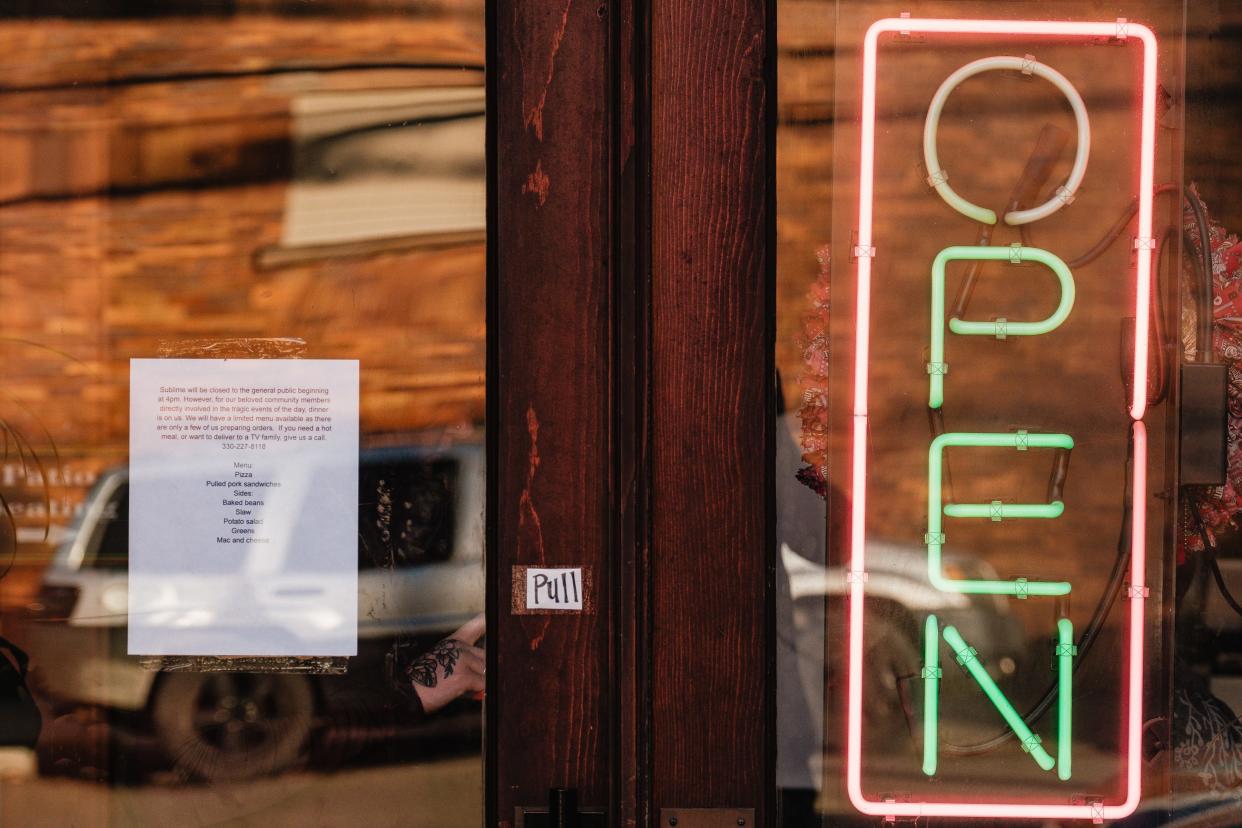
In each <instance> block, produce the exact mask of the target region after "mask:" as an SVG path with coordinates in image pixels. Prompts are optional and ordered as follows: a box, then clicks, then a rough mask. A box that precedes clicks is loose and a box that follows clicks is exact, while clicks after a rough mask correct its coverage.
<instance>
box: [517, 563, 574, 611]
mask: <svg viewBox="0 0 1242 828" xmlns="http://www.w3.org/2000/svg"><path fill="white" fill-rule="evenodd" d="M526 608H527V609H530V610H536V609H541V610H542V609H562V610H580V609H582V568H581V567H579V568H576V569H535V568H531V569H527V570H526Z"/></svg>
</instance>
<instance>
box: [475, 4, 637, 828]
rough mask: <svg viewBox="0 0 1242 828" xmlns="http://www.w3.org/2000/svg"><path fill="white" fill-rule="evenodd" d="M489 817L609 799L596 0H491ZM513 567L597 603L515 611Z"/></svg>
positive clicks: (606, 166) (606, 218) (602, 34)
mask: <svg viewBox="0 0 1242 828" xmlns="http://www.w3.org/2000/svg"><path fill="white" fill-rule="evenodd" d="M487 13H488V83H489V88H488V92H489V95H488V122H489V132H488V136H489V146H488V159H489V166H488V181H489V215H488V233H489V245H488V260H489V279H488V298H489V307H488V319H487V325H488V367H487V371H488V421H487V431H488V464H489V467H488V480H489V490H488V503H487V510H488V515H487V526H488V539H487V543H488V554H487V570H488V572H487V574H488V578H487V582H488V616H489V629H488V646H487V650H488V666H489V669H488V679H489V686H488V694H487V717H486V728H487V730H486V735H485V742H486V758H485V761H486V785H487V797H488V807H487V824H488V825H495V826H509V825H511V823H512V821H513V815H514V809H515V807H519V806H536V805H542V804H546V802H547V795H548V789H549V788H550V787H571V788H577V789H578V792H579V794H578V801H579V803H580V805H581V806H582V807H610V797H611V795H612V788H613V785H614V780H613V778H612V776H611V771H612V767H613V763H612V761H613V755H614V747H615V746H614V745H613V744H612V741H613V739H614V738H615V728H614V726H613V721H614V719H615V717H614V716H613V714H612V705H613V703H614V697H613V695H612V689H611V688H612V678H613V675H612V672H613V661H612V657H613V650H612V648H613V640H614V639H613V632H614V631H613V629H612V626H611V625H612V623H613V618H614V616H615V601H614V591H613V589H612V586H611V581H612V579H611V578H610V577H609V573H610V572H611V567H612V563H611V562H612V555H613V549H614V544H613V536H614V530H613V522H612V520H613V519H612V515H613V514H614V513H615V511H616V509H615V506H614V491H613V488H614V476H613V466H612V457H611V452H612V443H613V426H612V408H613V397H612V394H613V376H612V364H611V359H612V357H613V353H612V350H611V344H610V343H611V339H612V336H611V330H610V325H611V320H612V313H613V301H614V300H613V288H612V283H611V281H610V271H609V259H610V254H611V253H612V243H613V241H612V236H611V231H610V205H611V200H612V189H611V188H612V181H613V175H612V172H613V171H612V169H611V164H612V162H613V158H612V155H611V150H610V142H611V130H610V127H609V124H610V115H609V106H610V100H611V95H610V83H611V75H610V72H609V70H608V60H609V40H610V15H609V13H608V9H607V6H606V5H605V4H603V3H602V2H599V0H585V1H584V0H506V2H500V0H491V2H489V3H488V12H487ZM515 564H526V565H536V566H538V565H547V566H560V565H564V566H571V565H572V566H577V565H580V564H581V565H585V566H591V567H593V568H594V570H595V571H596V572H599V573H601V576H600V577H599V578H597V579H596V583H597V588H598V589H597V595H596V607H597V610H598V611H597V612H596V613H595V614H594V615H561V616H554V617H553V616H514V615H512V614H510V612H509V609H508V607H509V601H510V595H511V567H512V566H513V565H515Z"/></svg>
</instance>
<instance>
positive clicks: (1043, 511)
mask: <svg viewBox="0 0 1242 828" xmlns="http://www.w3.org/2000/svg"><path fill="white" fill-rule="evenodd" d="M885 33H898V34H901V35H909V34H911V33H913V34H917V35H920V36H923V37H926V39H927V42H928V43H930V44H931V45H932V46H933V47H934V45H935V43H936V39H935V38H936V37H937V36H940V35H969V36H974V37H976V38H977V37H978V36H986V35H995V36H998V37H1008V38H1013V37H1021V38H1030V39H1033V40H1035V41H1037V42H1038V41H1039V40H1040V39H1041V38H1047V39H1056V40H1057V41H1059V42H1066V41H1072V42H1078V41H1077V40H1076V39H1079V38H1081V39H1082V42H1083V43H1084V44H1086V43H1094V42H1098V41H1100V40H1101V39H1126V38H1133V39H1134V41H1137V42H1138V43H1140V44H1141V48H1142V63H1141V67H1142V68H1141V89H1140V91H1139V101H1140V103H1139V112H1138V113H1137V118H1138V121H1139V124H1138V129H1137V132H1138V135H1139V146H1138V147H1137V157H1138V159H1139V169H1138V174H1137V179H1136V185H1137V186H1136V191H1135V192H1134V193H1133V195H1134V196H1135V197H1136V199H1137V201H1138V216H1137V228H1136V232H1135V239H1134V250H1135V255H1134V257H1133V262H1134V265H1133V270H1132V272H1131V273H1130V274H1128V275H1127V279H1128V280H1132V282H1131V284H1132V285H1133V290H1134V297H1135V300H1134V301H1135V304H1134V309H1133V313H1134V321H1133V342H1134V354H1133V362H1132V364H1131V365H1129V368H1128V370H1129V373H1130V379H1131V383H1130V385H1129V387H1130V389H1131V390H1132V391H1131V396H1130V398H1129V400H1128V406H1129V417H1130V420H1131V423H1130V427H1129V440H1130V441H1131V450H1132V457H1133V474H1132V477H1131V490H1130V492H1129V498H1130V503H1131V504H1132V509H1133V513H1132V520H1131V523H1130V535H1129V542H1130V546H1131V548H1130V566H1129V586H1128V588H1127V590H1126V596H1127V598H1128V602H1127V605H1126V609H1127V621H1126V634H1125V635H1126V640H1127V642H1128V646H1127V647H1126V648H1125V659H1126V663H1125V667H1124V671H1123V675H1124V684H1125V686H1124V688H1123V689H1122V691H1121V700H1122V705H1121V707H1122V709H1121V713H1122V716H1123V718H1124V735H1123V737H1122V757H1121V762H1122V763H1123V766H1124V792H1123V795H1122V796H1120V797H1114V798H1113V801H1109V800H1108V798H1107V797H1098V798H1095V799H1089V800H1086V801H1082V798H1081V797H1080V798H1079V799H1078V801H1075V799H1074V798H1073V797H1071V796H1070V795H1069V788H1066V789H1065V790H1066V793H1064V794H1062V795H1060V796H1059V797H1058V796H1049V797H1047V799H1046V801H1042V802H1040V801H1031V799H1030V798H1029V797H1028V798H1023V801H1015V800H1017V799H1018V797H1014V798H1012V799H1010V800H1008V801H989V802H980V801H978V800H977V799H976V800H975V801H972V800H971V797H970V792H969V791H962V792H961V794H960V796H952V795H947V796H938V797H936V798H935V800H934V801H932V798H930V797H929V798H927V800H925V801H918V799H917V798H912V797H904V798H902V799H901V800H900V801H898V800H897V799H895V798H892V797H888V798H883V797H882V798H869V797H868V796H867V794H866V792H865V791H864V785H863V745H864V732H863V731H864V728H865V726H866V725H865V721H864V715H863V707H864V704H863V700H864V694H865V693H867V692H868V690H869V689H868V688H867V687H865V686H864V675H865V672H866V671H865V669H864V663H863V662H864V619H865V606H866V602H867V586H866V581H867V574H866V573H867V537H868V527H867V498H868V494H869V492H868V488H867V486H868V480H867V478H868V446H867V441H868V425H869V410H868V381H869V371H870V366H871V363H870V348H871V326H872V315H871V306H872V271H873V262H874V261H875V260H876V258H877V257H878V256H883V255H884V251H883V250H877V247H876V244H875V240H874V237H873V230H874V228H873V207H874V201H875V163H876V87H877V61H878V50H877V45H878V42H879V39H880V37H881V35H883V34H885ZM862 68H863V88H862V115H861V123H860V131H861V146H860V157H859V168H860V171H859V181H858V193H859V197H858V227H857V233H858V236H857V244H856V245H855V246H854V250H853V253H854V256H855V260H856V262H857V270H856V291H857V295H856V303H857V304H856V329H855V343H854V348H855V350H854V402H853V426H852V437H851V446H852V447H851V464H852V468H851V483H852V486H851V489H852V505H851V524H850V574H849V593H850V604H849V671H848V687H847V716H848V720H847V756H846V760H847V770H846V775H847V779H846V782H847V789H848V794H849V797H850V800H851V802H852V803H853V804H854V806H855V807H856V808H857V809H858V810H860V811H862V812H863V813H866V814H872V815H878V816H887V817H919V816H924V817H989V818H998V817H999V818H1043V819H1086V820H1093V821H1097V822H1098V821H1101V820H1105V819H1118V818H1121V817H1124V816H1126V815H1128V814H1130V813H1132V812H1133V811H1134V810H1135V808H1136V807H1137V806H1138V803H1139V797H1140V787H1141V768H1142V762H1141V756H1140V748H1141V729H1142V722H1143V710H1142V698H1143V661H1144V652H1143V650H1144V640H1143V627H1144V599H1145V598H1146V597H1147V595H1148V589H1147V587H1146V586H1145V572H1146V551H1145V538H1146V534H1147V529H1146V514H1145V508H1144V503H1145V499H1146V489H1147V481H1146V476H1147V474H1146V468H1147V464H1146V456H1147V432H1146V426H1145V424H1144V422H1143V417H1144V413H1145V408H1146V405H1147V387H1148V386H1147V373H1148V339H1149V318H1150V317H1149V313H1150V307H1149V306H1150V302H1151V296H1150V292H1151V287H1150V286H1151V268H1152V250H1153V249H1154V244H1153V243H1152V198H1153V192H1154V189H1153V188H1154V182H1153V175H1154V172H1153V168H1154V156H1155V96H1156V39H1155V36H1154V35H1153V33H1152V32H1151V31H1150V30H1149V29H1148V28H1146V27H1144V26H1141V25H1137V24H1134V23H1127V22H1126V21H1123V20H1119V21H1109V22H1099V23H1073V22H1043V21H1015V20H944V19H917V18H889V19H884V20H879V21H877V22H876V23H874V24H873V25H872V26H871V27H870V29H869V30H868V31H867V34H866V38H865V41H864V44H863V57H862ZM995 70H1010V71H1017V72H1021V73H1023V74H1024V75H1029V76H1032V77H1035V78H1040V79H1042V80H1044V81H1046V82H1048V83H1051V84H1052V85H1053V86H1055V87H1056V88H1057V89H1058V90H1059V91H1060V93H1061V94H1062V95H1063V96H1064V97H1065V98H1066V99H1067V101H1068V102H1069V104H1070V108H1071V109H1072V110H1073V113H1074V117H1075V121H1076V123H1077V128H1078V139H1077V150H1076V156H1075V158H1074V162H1073V165H1072V168H1071V170H1070V172H1069V174H1068V176H1067V177H1066V178H1065V180H1064V181H1063V182H1062V183H1061V185H1060V186H1058V187H1057V188H1056V190H1055V192H1054V194H1053V195H1052V197H1050V198H1049V199H1048V200H1047V201H1046V202H1044V203H1043V204H1040V205H1038V206H1036V207H1032V208H1029V209H1021V210H1013V211H1011V212H1009V213H1006V214H1004V215H1003V216H997V215H996V213H995V212H993V211H991V210H987V209H985V208H982V207H979V206H978V205H975V204H973V203H971V202H970V201H968V200H967V199H966V198H964V197H963V196H962V195H960V194H959V193H957V192H956V191H955V190H954V189H953V187H952V186H951V184H950V183H949V182H950V179H949V175H948V172H947V171H946V170H945V169H944V167H943V166H942V164H941V162H940V158H939V154H938V147H937V127H938V123H939V119H940V113H941V110H942V107H943V106H944V103H945V100H946V99H947V97H948V96H949V94H950V93H951V92H952V91H953V89H954V88H955V87H956V86H957V85H958V84H959V83H960V82H962V81H963V80H965V79H966V78H969V77H972V76H974V75H978V74H982V73H985V72H990V71H995ZM1090 138H1091V135H1090V125H1089V118H1088V113H1087V109H1086V106H1085V105H1084V103H1083V100H1082V97H1081V96H1080V95H1079V93H1078V91H1077V90H1076V89H1075V88H1074V86H1073V85H1072V84H1071V83H1070V82H1069V81H1068V80H1067V79H1066V78H1065V76H1064V75H1062V74H1061V72H1059V71H1058V70H1057V69H1056V68H1054V67H1053V66H1050V65H1046V64H1044V63H1042V62H1040V61H1039V60H1037V59H1036V58H1035V57H1034V56H1032V55H1024V56H1014V55H999V56H995V57H988V58H984V59H981V60H975V61H973V62H970V63H967V64H966V65H964V66H962V67H960V68H958V69H957V70H956V71H954V72H952V73H951V74H949V75H948V76H946V78H945V80H944V82H943V83H942V84H941V86H940V88H939V90H938V91H937V92H936V95H935V96H934V97H933V99H932V103H931V106H930V107H929V110H928V113H927V117H926V121H925V125H924V133H923V147H922V149H923V157H924V160H925V162H926V166H927V172H928V183H929V185H930V186H931V187H932V188H933V189H934V190H935V191H936V193H938V194H939V196H940V198H941V199H942V200H943V201H944V202H945V203H946V204H947V205H948V206H950V207H951V208H953V209H954V210H956V211H957V212H959V213H961V214H963V215H965V216H968V217H969V218H971V219H973V220H974V221H977V222H981V223H984V224H997V223H998V222H1003V223H1004V224H1006V225H1009V226H1019V225H1023V224H1029V223H1032V222H1037V221H1039V220H1041V219H1043V218H1046V217H1048V216H1050V215H1052V214H1053V213H1056V212H1057V211H1059V210H1061V209H1062V208H1063V207H1064V206H1065V205H1067V204H1069V203H1070V202H1071V201H1073V200H1074V197H1075V194H1076V192H1077V191H1078V188H1079V186H1080V184H1081V183H1082V182H1083V181H1084V178H1085V177H1086V170H1087V161H1088V157H1089V154H1090V143H1091V142H1090ZM958 260H967V261H981V260H986V261H997V262H1000V263H1001V264H1002V266H1003V265H1005V264H1010V263H1012V264H1021V263H1028V264H1035V265H1037V266H1038V267H1040V268H1043V269H1046V271H1048V272H1050V274H1051V275H1052V276H1053V277H1054V278H1055V279H1056V283H1057V285H1058V286H1059V298H1058V301H1057V305H1056V307H1055V309H1054V310H1053V311H1052V313H1051V314H1050V315H1048V316H1047V317H1046V318H1044V319H1041V320H1037V321H1011V320H1006V319H992V320H986V321H985V320H976V319H965V318H956V317H953V318H946V310H945V268H946V266H947V265H948V264H949V263H950V262H953V261H958ZM908 266H911V267H919V268H925V273H926V274H927V286H928V288H929V289H930V293H931V314H930V319H929V331H928V340H927V342H926V343H925V344H926V346H927V354H928V361H927V365H926V370H927V394H926V399H927V405H928V407H929V408H930V409H932V410H938V409H940V408H941V406H942V405H943V404H944V402H945V400H946V398H950V399H951V398H952V395H953V381H952V379H951V377H952V376H953V375H952V374H950V373H949V370H948V368H949V365H948V362H947V360H946V341H952V339H953V338H954V337H994V338H996V339H1006V338H1010V337H1015V338H1016V337H1031V338H1039V337H1042V336H1045V335H1047V334H1049V333H1051V332H1053V331H1055V330H1057V329H1058V328H1059V327H1060V326H1062V325H1063V324H1065V322H1066V320H1067V319H1070V318H1071V315H1072V314H1073V312H1074V304H1075V298H1076V291H1075V287H1076V285H1075V279H1074V274H1073V272H1071V269H1070V268H1069V266H1067V265H1066V263H1065V262H1064V261H1062V260H1061V259H1060V258H1059V257H1057V256H1056V255H1054V254H1053V253H1051V252H1049V251H1047V250H1043V249H1040V248H1038V247H1034V246H1029V247H1024V246H1020V245H1013V246H1007V247H1003V246H997V247H989V246H978V245H973V246H972V245H947V246H945V247H944V248H943V249H942V250H941V251H940V252H939V254H938V255H936V256H935V258H934V260H933V261H929V262H926V263H924V264H915V263H908ZM881 287H882V286H881ZM1074 444H1075V435H1074V434H1072V433H1068V431H1067V432H1060V431H1047V432H1038V433H1037V432H1035V431H1029V430H1021V429H1018V430H1013V431H1006V432H981V431H962V432H954V431H948V432H944V433H941V434H939V435H937V436H935V437H934V438H932V439H930V440H929V441H928V446H927V461H926V475H927V513H926V519H927V524H926V526H927V532H926V535H925V536H924V544H925V546H926V551H927V567H928V578H929V580H930V582H931V583H932V585H933V586H935V587H936V588H938V589H940V590H943V591H945V592H949V593H956V594H981V595H1002V596H1012V597H1015V598H1023V599H1029V600H1049V599H1051V600H1056V599H1058V598H1063V597H1064V596H1068V595H1070V594H1072V593H1073V590H1074V585H1073V583H1071V582H1070V581H1068V580H1053V579H1049V580H1035V579H1025V578H1011V579H1000V578H994V579H970V578H962V577H957V575H956V574H954V573H952V572H951V571H950V570H949V568H948V567H945V566H943V565H942V556H943V554H944V550H945V549H946V548H947V544H948V543H949V541H948V537H947V532H946V526H947V524H946V520H947V521H952V520H954V519H976V520H984V521H995V522H1000V521H1009V520H1022V521H1056V520H1058V519H1060V518H1061V517H1062V515H1063V514H1064V513H1065V511H1066V509H1067V508H1068V507H1067V505H1066V504H1065V503H1064V502H1062V500H1061V499H1060V497H1059V495H1057V493H1055V492H1054V493H1052V495H1050V497H1049V498H1048V499H1046V500H1045V501H1044V502H1033V503H1009V502H1002V501H1000V500H991V501H989V502H978V503H956V502H945V500H944V495H943V489H944V485H943V472H944V470H943V462H944V454H945V452H946V450H948V449H950V448H954V449H957V450H969V449H973V448H982V449H1006V450H1013V451H1015V452H1030V453H1032V454H1037V453H1047V455H1048V456H1049V459H1050V461H1052V462H1055V457H1056V455H1057V453H1058V452H1068V451H1069V450H1070V449H1072V448H1073V447H1074ZM1071 506H1072V504H1071ZM989 525H991V524H989ZM1058 606H1059V605H1058ZM921 632H922V661H923V664H922V670H921V671H920V674H919V676H918V681H919V682H920V683H921V689H922V697H923V715H922V734H921V735H922V765H921V770H922V773H923V774H924V776H925V777H926V778H929V779H934V778H935V777H936V775H937V774H938V773H939V771H940V752H939V744H940V739H939V729H940V721H939V712H940V710H941V706H940V691H941V682H942V678H943V669H942V664H944V663H946V661H947V660H950V661H956V662H957V664H958V665H960V666H961V667H962V668H963V670H964V671H965V672H966V674H967V675H968V676H969V677H970V679H971V680H972V681H973V683H974V685H975V687H976V690H977V691H978V692H979V693H981V694H982V695H983V696H984V697H986V698H987V700H988V701H989V702H990V703H991V706H992V707H993V708H994V709H995V711H996V712H997V713H998V714H999V716H1000V717H1001V719H1002V720H1003V721H1004V722H1005V723H1006V725H1007V726H1008V727H1009V728H1010V729H1011V730H1012V731H1013V733H1014V735H1015V736H1016V737H1017V743H1018V747H1020V749H1021V750H1022V751H1024V752H1025V753H1026V754H1027V755H1028V756H1029V758H1030V760H1031V763H1030V765H1029V767H1030V770H1031V772H1032V773H1035V774H1050V775H1052V776H1054V777H1055V778H1056V779H1058V780H1060V781H1061V782H1062V783H1068V782H1069V781H1070V780H1071V779H1072V778H1073V775H1074V766H1073V755H1074V709H1073V703H1072V699H1073V676H1074V661H1075V658H1076V656H1077V652H1076V650H1075V646H1074V628H1073V624H1072V622H1071V621H1070V619H1069V618H1067V617H1064V613H1060V617H1057V618H1056V619H1055V623H1054V627H1053V628H1052V629H1050V630H1049V634H1050V636H1051V644H1050V646H1051V647H1052V649H1053V652H1052V664H1053V669H1054V671H1055V674H1056V686H1057V709H1056V714H1055V725H1054V726H1052V727H1050V728H1044V729H1043V730H1044V733H1043V735H1042V736H1041V735H1040V734H1037V733H1036V732H1035V731H1034V730H1033V729H1032V727H1031V726H1030V725H1029V724H1028V722H1027V721H1025V720H1024V719H1023V717H1022V716H1021V715H1020V714H1019V713H1018V712H1017V710H1016V709H1015V706H1014V704H1013V703H1012V702H1011V701H1010V699H1009V698H1008V697H1007V696H1006V694H1005V692H1004V691H1003V690H1002V689H1001V687H1000V686H998V684H997V683H996V682H995V681H994V680H993V678H992V677H991V675H990V674H989V672H988V670H987V669H986V666H985V665H983V664H982V663H981V657H980V656H979V655H978V653H977V652H976V651H975V649H974V648H973V647H972V646H971V642H970V641H969V640H968V639H967V638H966V637H965V636H964V635H963V634H962V631H960V630H958V629H956V628H955V627H954V626H953V625H952V624H945V623H942V621H941V619H939V618H937V617H936V616H935V615H930V616H928V617H927V618H926V620H925V622H924V624H923V629H922V631H921ZM872 690H874V688H872Z"/></svg>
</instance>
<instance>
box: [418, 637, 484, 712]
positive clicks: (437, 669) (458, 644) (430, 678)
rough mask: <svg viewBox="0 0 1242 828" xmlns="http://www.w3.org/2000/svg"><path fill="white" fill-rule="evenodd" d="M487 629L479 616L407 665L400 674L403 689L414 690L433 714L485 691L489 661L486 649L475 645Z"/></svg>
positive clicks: (419, 700)
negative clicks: (457, 700) (466, 697)
mask: <svg viewBox="0 0 1242 828" xmlns="http://www.w3.org/2000/svg"><path fill="white" fill-rule="evenodd" d="M485 629H486V622H485V621H484V618H483V615H482V614H479V615H476V616H475V617H474V618H472V619H470V620H469V621H467V622H466V623H465V624H464V625H462V627H461V629H459V630H457V632H455V633H453V634H452V635H450V636H449V637H448V638H446V639H444V640H443V641H441V642H440V643H438V644H436V645H435V646H434V647H432V648H431V649H430V650H428V651H427V652H426V653H423V654H422V655H421V656H419V657H417V658H415V659H414V660H413V661H411V662H409V663H408V664H406V665H404V667H403V669H401V670H400V671H399V672H398V681H399V682H401V683H402V685H403V686H402V687H401V690H402V691H403V692H408V691H410V690H412V691H413V693H414V694H415V696H416V697H417V699H418V703H419V704H420V705H421V706H422V708H423V710H424V711H425V712H427V713H434V712H435V711H437V710H439V709H440V708H442V707H444V706H446V705H447V704H449V703H450V702H452V701H455V700H456V699H459V698H461V697H462V696H465V695H469V694H471V693H481V692H483V687H484V674H485V673H486V672H487V659H486V656H485V654H484V651H483V648H482V647H476V646H474V645H475V644H476V642H478V640H479V639H480V638H482V637H483V633H484V631H485Z"/></svg>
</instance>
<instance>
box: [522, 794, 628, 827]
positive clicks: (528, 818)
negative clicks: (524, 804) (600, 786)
mask: <svg viewBox="0 0 1242 828" xmlns="http://www.w3.org/2000/svg"><path fill="white" fill-rule="evenodd" d="M516 811H517V813H516V815H515V819H514V823H515V828H607V825H608V818H607V816H606V815H605V814H604V811H603V810H602V809H599V808H585V809H583V808H579V807H578V789H577V788H551V789H549V790H548V804H547V807H535V808H521V807H519V808H517V809H516Z"/></svg>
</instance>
